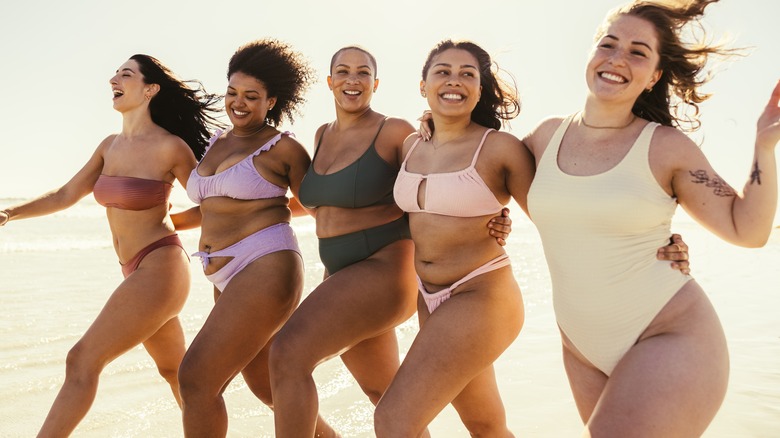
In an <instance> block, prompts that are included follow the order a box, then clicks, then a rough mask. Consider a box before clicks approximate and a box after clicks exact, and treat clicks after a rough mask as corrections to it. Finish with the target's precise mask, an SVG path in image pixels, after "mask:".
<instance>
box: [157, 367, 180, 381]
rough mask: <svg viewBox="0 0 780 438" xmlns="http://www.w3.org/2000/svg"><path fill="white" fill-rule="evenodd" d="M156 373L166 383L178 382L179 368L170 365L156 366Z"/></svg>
mask: <svg viewBox="0 0 780 438" xmlns="http://www.w3.org/2000/svg"><path fill="white" fill-rule="evenodd" d="M157 372H158V373H160V375H161V376H162V378H163V379H165V381H166V382H168V383H171V384H177V382H178V380H179V367H177V366H174V365H170V364H164V365H162V364H157Z"/></svg>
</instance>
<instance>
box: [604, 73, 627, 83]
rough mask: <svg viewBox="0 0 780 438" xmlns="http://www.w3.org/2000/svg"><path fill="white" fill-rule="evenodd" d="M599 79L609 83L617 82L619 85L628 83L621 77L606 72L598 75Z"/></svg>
mask: <svg viewBox="0 0 780 438" xmlns="http://www.w3.org/2000/svg"><path fill="white" fill-rule="evenodd" d="M599 77H600V78H602V79H606V80H608V81H611V82H617V83H619V84H624V83H626V82H628V79H626V78H624V77H623V76H620V75H618V74H615V73H610V72H606V71H604V72H601V73H599Z"/></svg>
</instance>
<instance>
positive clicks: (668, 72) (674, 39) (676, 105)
mask: <svg viewBox="0 0 780 438" xmlns="http://www.w3.org/2000/svg"><path fill="white" fill-rule="evenodd" d="M717 2H718V0H688V1H665V2H659V1H649V0H637V1H634V2H632V3H630V4H628V5H626V6H623V7H621V8H618V9H616V10H614V11H612V12H611V13H610V14H609V15H608V16H607V19H606V20H605V23H604V24H603V25H602V27H601V28H600V29H599V31H598V32H597V35H596V39H599V38H601V37H602V36H603V34H604V32H605V31H606V28H607V27H608V26H609V25H610V24H611V23H612V22H613V21H614V20H616V19H617V18H619V17H621V16H632V17H638V18H641V19H643V20H645V21H647V22H648V23H650V24H651V25H652V26H653V28H654V29H655V32H656V37H657V38H658V47H657V50H658V54H659V56H660V59H659V61H658V66H657V68H658V69H659V70H661V72H662V73H661V77H660V79H659V80H658V82H657V83H656V84H655V85H654V86H653V88H652V89H651V90H650V91H646V92H644V93H642V94H641V95H640V96H639V98H637V100H636V102H635V103H634V107H633V113H634V114H636V115H637V116H638V117H642V118H644V119H647V120H651V121H653V122H657V123H660V124H662V125H666V126H676V127H678V128H680V129H683V130H686V131H695V130H697V129H699V127H700V125H701V122H700V121H699V104H700V103H702V102H704V101H705V100H707V99H708V98H709V97H710V94H706V93H703V92H702V91H701V90H700V87H701V86H702V85H703V84H705V83H706V82H708V81H709V80H710V79H711V78H712V72H711V71H706V70H705V67H706V66H707V62H708V60H709V57H710V55H716V56H721V57H723V58H726V57H730V56H732V55H735V54H738V53H739V49H728V48H725V47H724V46H722V45H715V44H712V43H711V42H709V41H708V40H707V33H706V32H705V30H704V27H703V25H702V23H701V18H702V16H703V15H704V9H705V8H706V7H707V6H709V5H710V4H712V3H717ZM686 30H687V32H686ZM683 35H684V36H685V38H690V39H691V41H685V40H684V38H683Z"/></svg>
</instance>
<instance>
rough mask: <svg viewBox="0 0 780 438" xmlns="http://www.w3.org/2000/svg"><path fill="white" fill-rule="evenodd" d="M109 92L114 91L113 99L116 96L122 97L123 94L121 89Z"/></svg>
mask: <svg viewBox="0 0 780 438" xmlns="http://www.w3.org/2000/svg"><path fill="white" fill-rule="evenodd" d="M111 92H112V93H114V98H115V99H116V98H117V97H122V96H123V95H124V94H125V92H124V91H122V90H111Z"/></svg>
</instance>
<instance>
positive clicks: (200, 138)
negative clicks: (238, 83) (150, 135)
mask: <svg viewBox="0 0 780 438" xmlns="http://www.w3.org/2000/svg"><path fill="white" fill-rule="evenodd" d="M130 59H132V60H134V61H135V62H137V63H138V68H139V70H140V71H141V74H142V75H143V80H144V83H146V84H157V85H159V86H160V91H159V92H158V93H157V94H155V95H154V97H152V100H150V101H149V112H150V113H151V116H152V121H153V122H154V123H156V124H157V125H159V126H161V127H163V128H164V129H166V130H167V131H168V132H170V133H171V134H174V135H176V136H178V137H180V138H181V139H182V140H184V142H185V143H187V145H189V147H190V149H191V150H192V152H193V153H194V154H195V157H196V158H197V159H198V160H200V159H201V158H202V157H203V154H204V153H205V151H206V146H207V145H208V142H209V137H211V133H212V132H213V131H214V129H215V128H220V127H223V126H224V124H223V123H222V122H220V121H219V119H218V117H219V116H220V115H221V114H222V108H221V107H220V106H218V103H219V101H220V100H221V99H222V97H221V96H219V95H215V94H209V93H207V92H206V90H205V89H204V87H203V84H202V83H201V82H200V81H197V80H186V81H183V80H181V79H179V78H177V77H176V75H174V74H173V72H172V71H171V70H170V69H169V68H168V67H166V66H165V65H163V64H162V63H161V62H160V61H159V60H158V59H157V58H154V57H152V56H149V55H143V54H136V55H133V56H131V57H130Z"/></svg>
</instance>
